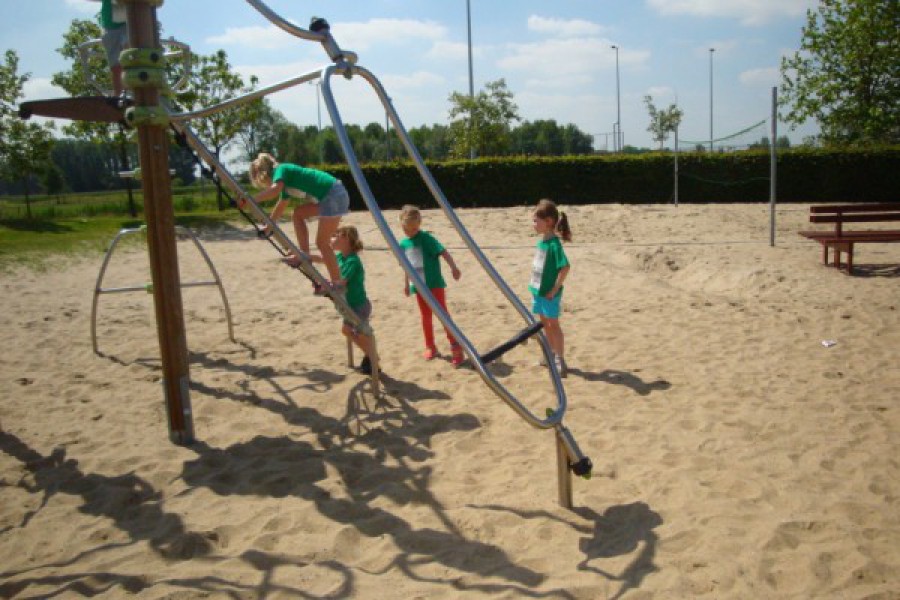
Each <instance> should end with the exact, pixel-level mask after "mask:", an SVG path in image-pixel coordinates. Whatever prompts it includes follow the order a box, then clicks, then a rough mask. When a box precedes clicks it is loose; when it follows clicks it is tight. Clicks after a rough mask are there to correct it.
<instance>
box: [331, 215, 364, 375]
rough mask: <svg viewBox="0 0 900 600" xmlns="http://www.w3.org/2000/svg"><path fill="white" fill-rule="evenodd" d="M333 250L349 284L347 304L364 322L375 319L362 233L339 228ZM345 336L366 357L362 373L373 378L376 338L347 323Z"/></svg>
mask: <svg viewBox="0 0 900 600" xmlns="http://www.w3.org/2000/svg"><path fill="white" fill-rule="evenodd" d="M331 248H332V249H333V250H334V253H335V256H336V257H337V262H338V265H339V266H340V269H341V278H343V280H344V281H345V282H346V283H347V292H346V299H347V304H349V305H350V308H352V309H353V312H355V313H356V314H357V315H359V317H360V318H361V319H362V320H363V321H368V320H369V317H370V316H372V303H371V302H369V297H368V296H367V295H366V270H365V269H364V268H363V264H362V261H361V260H360V259H359V252H360V251H361V250H362V249H363V244H362V240H360V239H359V232H358V231H357V230H356V227H354V226H353V225H344V226H342V227H338V228H337V230H336V231H335V232H334V235H332V236H331ZM341 333H343V334H344V336H345V337H347V338H349V339H351V340H353V343H355V344H356V345H357V346H359V349H360V350H362V351H363V353H364V354H365V357H364V358H363V359H362V362H361V363H360V365H359V370H360V372H362V373H364V374H366V375H371V374H372V352H373V347H372V338H370V337H369V336H367V335H363V334H361V333H359V332H358V331H356V329H354V328H353V326H352V325H351V324H350V323H348V322H347V321H344V325H343V327H342V328H341Z"/></svg>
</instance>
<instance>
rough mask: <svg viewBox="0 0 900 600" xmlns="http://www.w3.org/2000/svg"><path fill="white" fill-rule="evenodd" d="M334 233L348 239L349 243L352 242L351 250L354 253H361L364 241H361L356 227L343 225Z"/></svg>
mask: <svg viewBox="0 0 900 600" xmlns="http://www.w3.org/2000/svg"><path fill="white" fill-rule="evenodd" d="M334 233H335V235H339V236H341V237H345V238H347V241H349V242H350V250H352V251H353V252H354V253H356V252H360V251H361V250H362V249H363V243H362V240H361V239H359V231H357V230H356V227H354V226H353V225H341V226H340V227H338V228H337V229H335V230H334Z"/></svg>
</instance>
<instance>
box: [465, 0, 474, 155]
mask: <svg viewBox="0 0 900 600" xmlns="http://www.w3.org/2000/svg"><path fill="white" fill-rule="evenodd" d="M466 29H467V31H468V36H469V99H470V100H474V98H475V83H474V81H473V78H472V7H471V4H470V1H469V0H466ZM470 126H471V123H470ZM469 158H472V159H474V158H475V147H474V146H472V147H471V148H469Z"/></svg>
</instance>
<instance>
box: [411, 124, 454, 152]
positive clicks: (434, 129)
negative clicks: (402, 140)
mask: <svg viewBox="0 0 900 600" xmlns="http://www.w3.org/2000/svg"><path fill="white" fill-rule="evenodd" d="M409 138H410V139H411V140H412V143H413V144H415V146H416V148H417V149H418V151H419V154H420V155H421V156H422V158H424V159H430V160H444V159H445V158H447V157H448V156H449V155H450V128H449V127H447V126H446V125H438V124H437V123H435V124H434V125H432V126H431V127H428V126H427V125H422V126H421V127H413V128H412V129H410V130H409Z"/></svg>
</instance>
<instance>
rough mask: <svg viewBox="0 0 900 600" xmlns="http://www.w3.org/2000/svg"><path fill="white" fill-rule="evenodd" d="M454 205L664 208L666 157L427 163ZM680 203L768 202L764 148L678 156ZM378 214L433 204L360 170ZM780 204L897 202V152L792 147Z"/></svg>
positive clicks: (417, 187)
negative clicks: (545, 202)
mask: <svg viewBox="0 0 900 600" xmlns="http://www.w3.org/2000/svg"><path fill="white" fill-rule="evenodd" d="M427 166H428V169H429V170H430V171H431V173H432V175H433V176H434V178H435V180H436V181H437V183H438V185H439V186H440V188H441V190H442V191H443V193H444V196H445V197H446V198H447V199H448V200H449V202H450V203H451V204H452V205H453V206H454V207H502V206H521V205H525V204H531V203H533V202H535V201H536V200H537V199H539V198H543V197H548V198H552V199H554V200H556V201H559V202H562V203H564V204H568V205H572V204H597V203H625V204H629V203H632V204H637V203H641V204H644V203H666V202H671V201H672V200H673V187H674V186H673V179H674V159H673V155H672V153H649V154H639V155H604V156H571V157H558V158H556V157H554V158H548V157H509V158H484V159H477V160H474V161H469V160H465V161H462V160H461V161H447V162H428V163H427ZM678 168H679V192H678V197H679V201H680V202H685V203H708V202H764V201H768V199H769V173H770V157H769V153H768V151H765V150H760V151H745V152H737V153H715V154H709V153H704V152H685V153H680V154H679V155H678ZM325 169H326V170H327V171H329V172H330V173H332V174H333V175H335V176H336V177H338V178H340V179H341V180H343V181H344V183H345V184H346V185H347V189H348V190H349V191H350V196H351V208H352V209H354V210H360V209H363V208H365V204H364V202H363V200H362V196H361V194H360V193H359V190H358V189H357V186H356V183H355V182H354V181H353V177H352V175H351V173H350V169H349V168H348V167H347V166H344V165H342V166H335V165H329V166H328V167H325ZM363 172H364V174H365V177H366V180H367V182H368V185H369V187H370V189H371V190H372V193H373V194H374V196H375V198H376V199H377V201H378V204H379V206H380V207H381V208H382V209H389V208H399V207H401V206H402V205H404V204H415V205H418V206H420V207H433V206H436V203H435V201H434V199H433V198H432V196H431V194H430V192H429V191H428V188H427V187H426V186H425V184H424V182H423V181H422V179H421V178H420V177H419V174H418V171H417V169H416V168H415V166H414V165H413V164H412V163H411V162H394V163H386V164H376V165H368V166H366V167H364V168H363ZM776 177H777V182H778V189H777V199H778V202H809V203H817V202H896V201H898V197H900V147H889V148H880V149H873V150H789V151H781V152H780V153H779V155H778V161H777V175H776Z"/></svg>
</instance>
